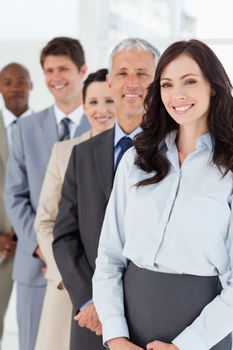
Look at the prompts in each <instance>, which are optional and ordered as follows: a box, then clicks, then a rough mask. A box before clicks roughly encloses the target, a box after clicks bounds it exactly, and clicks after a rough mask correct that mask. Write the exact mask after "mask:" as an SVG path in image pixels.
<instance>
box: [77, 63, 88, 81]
mask: <svg viewBox="0 0 233 350" xmlns="http://www.w3.org/2000/svg"><path fill="white" fill-rule="evenodd" d="M79 73H80V74H81V76H82V78H83V79H84V78H85V76H86V74H87V66H86V65H85V64H83V65H82V67H81V68H80V70H79Z"/></svg>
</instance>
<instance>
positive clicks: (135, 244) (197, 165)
mask: <svg viewBox="0 0 233 350" xmlns="http://www.w3.org/2000/svg"><path fill="white" fill-rule="evenodd" d="M175 139H176V132H172V133H171V134H170V135H168V136H167V138H166V140H165V144H164V146H162V149H161V152H165V153H166V156H167V158H168V160H169V161H170V164H171V168H170V171H169V173H168V175H167V176H166V177H165V178H164V179H163V180H162V181H161V182H159V183H157V184H153V185H147V186H143V187H139V188H137V187H136V186H135V184H136V183H138V182H139V181H141V180H142V179H146V178H149V177H151V176H153V175H154V173H150V174H148V173H145V172H144V171H142V170H141V169H139V168H137V167H136V166H135V165H134V159H135V155H136V153H135V149H134V148H132V149H130V150H128V151H127V152H126V154H125V155H124V156H123V158H122V160H121V163H120V165H119V167H118V170H117V173H116V177H115V182H114V186H113V191H112V195H111V197H110V200H109V204H108V207H107V210H106V216H105V219H104V224H103V228H102V233H101V237H100V243H99V250H98V257H97V260H96V271H95V274H94V278H93V297H94V303H95V305H96V308H97V312H98V314H99V316H100V319H101V322H102V326H103V338H104V341H107V340H109V339H112V338H115V337H128V336H129V334H128V327H127V321H126V319H125V317H124V303H123V290H122V281H121V278H122V272H123V270H124V269H125V268H126V266H127V260H131V261H132V262H133V263H134V264H136V265H137V266H139V267H143V268H147V269H150V270H159V271H166V270H167V271H173V272H175V273H178V274H183V273H184V274H192V275H198V276H215V275H222V274H224V273H226V272H228V279H227V284H226V286H225V287H224V289H223V291H222V293H221V294H220V296H217V297H216V298H215V299H214V300H213V301H212V302H210V303H209V304H208V305H207V306H206V307H205V308H204V309H203V311H202V312H201V314H200V316H199V317H198V318H197V319H196V320H195V321H194V322H193V323H192V324H191V325H190V326H189V327H187V328H186V329H185V330H184V331H183V332H182V333H181V334H179V335H178V337H177V338H176V339H174V341H173V342H174V344H175V345H176V346H177V347H178V348H179V349H180V350H197V349H198V350H208V349H210V348H211V347H212V346H214V345H215V344H216V343H218V342H219V341H220V340H221V339H223V338H224V337H225V336H226V335H227V334H229V333H230V332H231V331H232V330H233V215H232V203H233V199H232V189H233V174H232V172H228V174H227V175H226V176H225V177H222V173H221V172H220V170H219V169H218V167H217V166H216V165H214V164H213V163H212V162H211V156H212V147H213V143H212V139H211V136H210V134H205V135H203V136H202V137H201V138H199V139H198V140H197V144H196V151H194V152H193V153H192V154H190V155H189V156H188V157H187V158H186V159H185V160H184V162H183V164H182V166H181V167H180V165H179V157H178V151H177V147H176V144H175ZM177 317H179V315H177Z"/></svg>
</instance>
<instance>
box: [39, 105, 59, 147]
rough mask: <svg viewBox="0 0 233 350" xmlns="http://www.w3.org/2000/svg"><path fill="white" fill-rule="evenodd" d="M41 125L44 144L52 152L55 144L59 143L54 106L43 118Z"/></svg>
mask: <svg viewBox="0 0 233 350" xmlns="http://www.w3.org/2000/svg"><path fill="white" fill-rule="evenodd" d="M40 124H41V128H42V132H43V135H44V142H45V144H47V147H48V149H49V150H50V151H51V149H52V147H53V144H54V143H55V142H57V141H58V132H57V124H56V117H55V113H54V107H53V106H51V107H50V108H49V109H47V111H46V113H45V114H44V115H43V116H42V117H41V123H40ZM50 151H49V153H50Z"/></svg>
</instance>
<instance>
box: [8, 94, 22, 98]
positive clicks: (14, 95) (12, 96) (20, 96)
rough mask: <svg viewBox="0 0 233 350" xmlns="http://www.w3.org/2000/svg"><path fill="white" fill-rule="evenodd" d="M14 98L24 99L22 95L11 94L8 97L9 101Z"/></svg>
mask: <svg viewBox="0 0 233 350" xmlns="http://www.w3.org/2000/svg"><path fill="white" fill-rule="evenodd" d="M15 98H24V95H23V94H12V95H10V99H15Z"/></svg>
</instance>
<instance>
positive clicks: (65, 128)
mask: <svg viewBox="0 0 233 350" xmlns="http://www.w3.org/2000/svg"><path fill="white" fill-rule="evenodd" d="M70 123H71V120H70V119H69V118H67V117H65V118H63V119H62V120H61V122H60V124H61V135H60V137H59V141H64V140H69V139H70Z"/></svg>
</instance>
